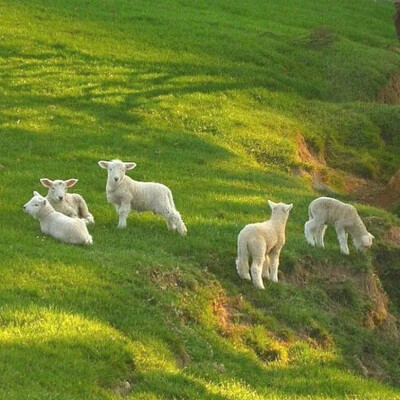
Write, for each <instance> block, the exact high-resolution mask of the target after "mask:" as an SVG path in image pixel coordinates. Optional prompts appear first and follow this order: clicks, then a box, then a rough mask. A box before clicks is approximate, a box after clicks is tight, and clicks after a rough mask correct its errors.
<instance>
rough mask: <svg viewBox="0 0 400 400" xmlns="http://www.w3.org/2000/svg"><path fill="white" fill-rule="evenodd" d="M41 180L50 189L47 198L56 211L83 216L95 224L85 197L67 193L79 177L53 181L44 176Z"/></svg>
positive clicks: (75, 216) (70, 215)
mask: <svg viewBox="0 0 400 400" xmlns="http://www.w3.org/2000/svg"><path fill="white" fill-rule="evenodd" d="M40 182H41V184H42V185H43V186H44V187H46V188H48V189H49V191H48V193H47V196H46V199H47V200H49V202H50V204H51V205H52V206H53V207H54V209H55V210H56V211H58V212H60V213H63V214H65V215H67V216H68V217H73V218H83V219H85V220H86V221H87V222H88V223H89V224H94V218H93V215H92V214H90V212H89V209H88V206H87V205H86V202H85V200H84V199H83V197H82V196H80V195H79V194H76V193H67V189H68V188H70V187H72V186H74V185H75V184H76V183H77V182H78V179H68V180H67V181H62V180H60V179H57V180H55V181H51V180H50V179H47V178H42V179H41V180H40Z"/></svg>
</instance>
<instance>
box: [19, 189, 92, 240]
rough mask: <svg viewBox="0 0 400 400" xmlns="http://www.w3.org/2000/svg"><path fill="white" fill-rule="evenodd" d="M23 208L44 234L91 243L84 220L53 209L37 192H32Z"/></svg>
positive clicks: (60, 238)
mask: <svg viewBox="0 0 400 400" xmlns="http://www.w3.org/2000/svg"><path fill="white" fill-rule="evenodd" d="M23 208H24V211H25V212H26V213H28V214H30V215H32V216H33V217H34V218H36V219H38V220H39V222H40V228H41V230H42V232H43V233H44V234H46V235H50V236H52V237H54V238H56V239H59V240H61V241H62V242H65V243H71V244H93V239H92V236H90V235H89V232H88V230H87V227H86V224H87V221H86V220H83V219H79V218H71V217H67V216H66V215H64V214H62V213H60V212H58V211H55V210H54V208H53V207H52V205H51V204H50V202H49V201H48V200H47V199H46V198H45V197H43V196H41V195H40V194H39V193H38V192H33V197H32V199H31V200H30V201H29V202H28V203H26V204H25V205H24V206H23Z"/></svg>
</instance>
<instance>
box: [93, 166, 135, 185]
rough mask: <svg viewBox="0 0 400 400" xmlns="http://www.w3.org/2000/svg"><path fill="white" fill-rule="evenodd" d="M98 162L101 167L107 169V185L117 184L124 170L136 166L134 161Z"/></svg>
mask: <svg viewBox="0 0 400 400" xmlns="http://www.w3.org/2000/svg"><path fill="white" fill-rule="evenodd" d="M98 164H99V166H100V167H101V168H103V169H106V170H107V173H108V178H107V183H108V185H109V186H116V185H118V184H119V183H120V182H121V181H122V179H123V177H124V176H125V172H126V171H129V170H130V169H133V168H135V167H136V164H135V163H134V162H122V161H120V160H112V161H99V162H98Z"/></svg>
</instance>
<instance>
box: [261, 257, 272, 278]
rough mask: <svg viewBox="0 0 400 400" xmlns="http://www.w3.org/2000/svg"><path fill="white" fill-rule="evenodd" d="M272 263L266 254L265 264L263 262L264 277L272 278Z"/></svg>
mask: <svg viewBox="0 0 400 400" xmlns="http://www.w3.org/2000/svg"><path fill="white" fill-rule="evenodd" d="M270 269H271V264H270V259H269V256H268V254H266V255H265V260H264V264H263V269H262V277H263V278H267V279H271V278H270V276H271V270H270Z"/></svg>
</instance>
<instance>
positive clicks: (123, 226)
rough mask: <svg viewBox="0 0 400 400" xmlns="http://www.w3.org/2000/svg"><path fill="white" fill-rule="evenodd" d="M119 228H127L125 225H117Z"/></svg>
mask: <svg viewBox="0 0 400 400" xmlns="http://www.w3.org/2000/svg"><path fill="white" fill-rule="evenodd" d="M117 228H118V229H125V228H126V224H125V225H121V224H118V225H117Z"/></svg>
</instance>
